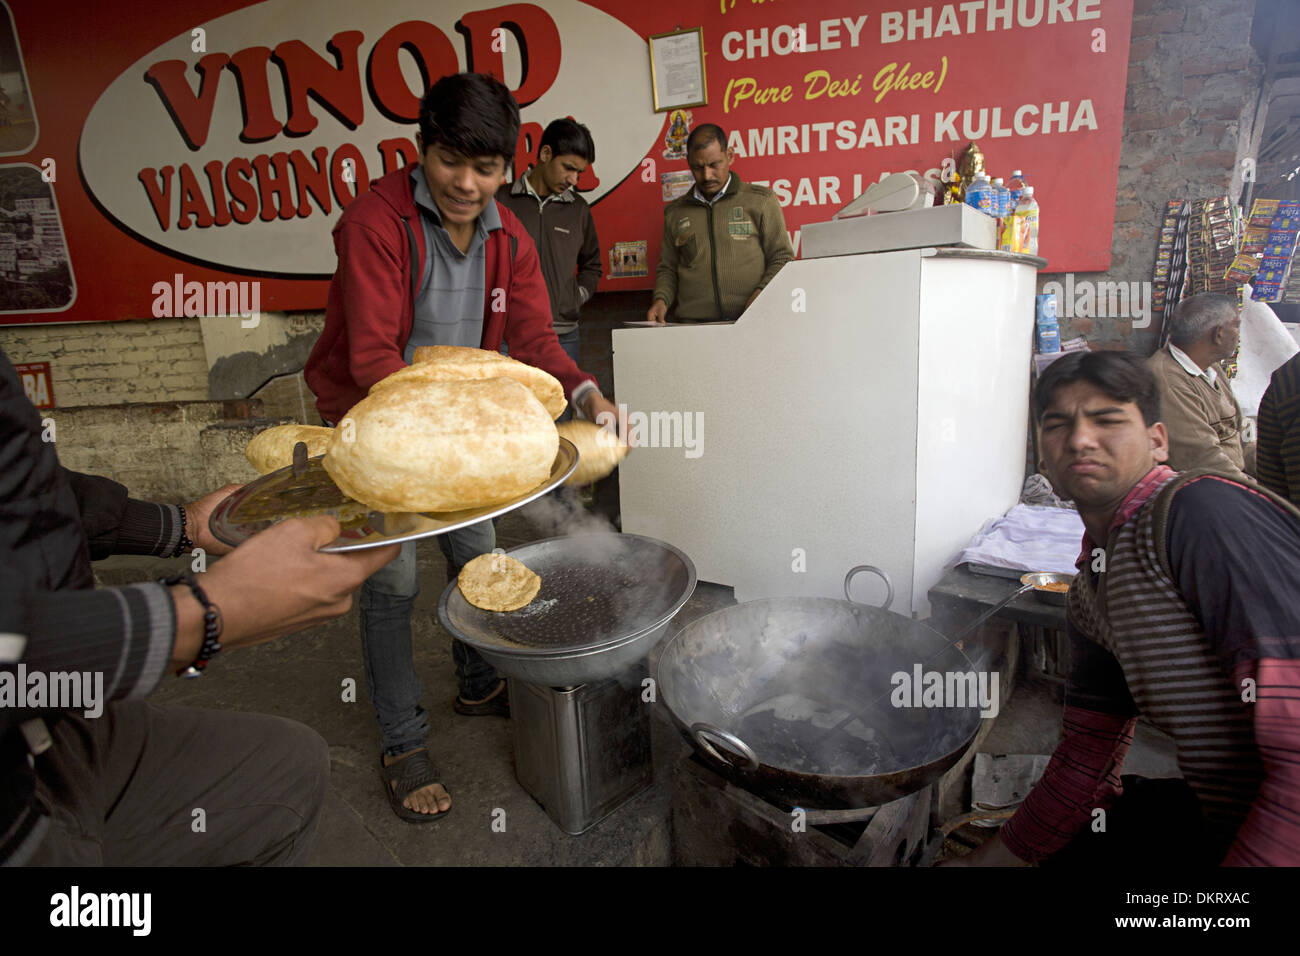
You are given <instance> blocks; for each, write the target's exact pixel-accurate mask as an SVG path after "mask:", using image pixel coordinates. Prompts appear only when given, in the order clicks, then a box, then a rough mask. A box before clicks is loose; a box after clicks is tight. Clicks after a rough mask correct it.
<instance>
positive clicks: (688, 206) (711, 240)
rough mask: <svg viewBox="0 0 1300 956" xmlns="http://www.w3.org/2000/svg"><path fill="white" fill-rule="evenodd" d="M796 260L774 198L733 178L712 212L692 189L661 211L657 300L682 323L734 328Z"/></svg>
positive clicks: (779, 206) (656, 287) (763, 188)
mask: <svg viewBox="0 0 1300 956" xmlns="http://www.w3.org/2000/svg"><path fill="white" fill-rule="evenodd" d="M793 258H794V250H793V249H791V248H790V237H789V235H788V234H787V233H786V230H785V217H784V216H782V215H781V204H780V203H778V202H777V201H776V196H775V195H774V194H773V193H772V190H770V189H767V188H765V187H763V186H751V185H750V184H749V183H744V182H741V181H740V177H739V176H737V175H736V174H735V172H732V174H731V181H730V182H729V183H727V188H726V190H725V191H724V192H723V194H722V196H721V197H720V198H719V199H718V200H717V201H716V202H715V203H714V204H713V205H712V206H710V205H708V204H707V203H704V202H701V201H700V200H699V199H697V198H696V197H695V191H694V190H693V189H692V190H691V192H689V193H687V194H686V195H685V196H682V197H681V198H679V199H675V200H673V201H672V202H670V203H669V204H668V206H667V207H666V208H665V209H664V237H663V244H662V245H661V247H660V250H659V270H658V272H657V274H656V276H655V291H654V298H656V299H662V300H663V301H664V302H666V303H667V304H668V305H669V306H670V307H671V306H672V305H674V304H675V305H676V306H677V317H678V318H679V319H682V320H685V321H696V322H707V321H717V320H719V319H725V320H732V319H735V318H737V317H739V315H740V313H741V312H743V311H744V310H745V303H746V302H748V301H749V297H750V296H751V295H753V294H754V291H755V290H756V289H761V288H763V287H764V286H765V285H767V284H768V283H769V282H771V281H772V277H773V276H775V275H776V274H777V272H779V271H780V269H781V267H782V266H783V265H785V264H786V263H787V262H789V261H790V260H791V259H793Z"/></svg>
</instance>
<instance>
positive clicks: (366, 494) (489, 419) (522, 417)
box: [324, 378, 560, 512]
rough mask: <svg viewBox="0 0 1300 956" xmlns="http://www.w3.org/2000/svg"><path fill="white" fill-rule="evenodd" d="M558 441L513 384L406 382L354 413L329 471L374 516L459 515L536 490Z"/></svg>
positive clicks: (344, 424)
mask: <svg viewBox="0 0 1300 956" xmlns="http://www.w3.org/2000/svg"><path fill="white" fill-rule="evenodd" d="M559 444H560V440H559V436H558V435H557V434H556V431H555V423H554V422H553V421H552V420H551V417H550V415H549V414H548V413H547V411H546V409H544V408H543V407H542V404H541V402H539V401H538V400H537V399H536V398H534V397H533V393H532V392H530V391H529V390H528V389H527V388H525V387H524V386H523V385H521V384H519V382H517V381H515V380H514V379H510V378H489V379H483V380H481V381H463V380H462V381H454V382H436V381H435V382H400V383H397V384H394V385H390V386H389V387H387V388H383V389H379V390H378V391H375V392H373V393H372V394H370V395H369V396H367V397H366V398H364V399H362V400H361V401H360V402H358V403H357V404H356V405H354V406H353V407H352V409H351V411H349V412H348V414H347V415H346V416H345V417H344V419H343V420H342V421H341V422H339V427H338V428H336V429H334V435H333V436H332V438H331V439H330V446H329V451H328V452H327V453H326V455H325V461H324V465H325V470H326V471H327V472H329V475H330V477H331V478H332V479H333V480H334V483H335V484H336V485H338V487H339V490H340V491H342V492H343V493H344V494H345V495H347V496H348V497H350V498H355V499H356V500H357V501H360V502H362V503H363V504H366V505H369V506H370V507H371V508H373V509H375V510H376V511H385V512H392V511H461V510H463V509H469V508H485V507H488V506H490V505H495V504H501V503H502V502H504V501H509V500H510V499H512V498H516V497H518V496H519V495H522V494H525V493H526V492H529V491H532V490H533V489H534V488H536V487H537V486H538V485H540V484H541V483H542V482H543V481H545V480H546V478H547V477H548V476H549V475H550V473H551V467H552V466H553V465H554V463H555V454H556V452H557V450H558V449H559Z"/></svg>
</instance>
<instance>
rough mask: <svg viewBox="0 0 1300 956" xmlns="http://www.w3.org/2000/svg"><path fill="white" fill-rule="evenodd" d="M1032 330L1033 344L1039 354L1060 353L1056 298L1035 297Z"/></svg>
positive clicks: (1059, 328) (1052, 296)
mask: <svg viewBox="0 0 1300 956" xmlns="http://www.w3.org/2000/svg"><path fill="white" fill-rule="evenodd" d="M1035 300H1036V302H1035V309H1034V330H1035V333H1036V334H1035V342H1036V344H1037V346H1038V351H1039V353H1040V354H1043V355H1047V354H1050V353H1052V352H1059V351H1061V326H1060V322H1059V320H1058V319H1057V309H1056V296H1054V295H1052V294H1050V293H1049V294H1046V295H1039V296H1036V297H1035Z"/></svg>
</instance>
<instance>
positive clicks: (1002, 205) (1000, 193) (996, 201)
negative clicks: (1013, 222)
mask: <svg viewBox="0 0 1300 956" xmlns="http://www.w3.org/2000/svg"><path fill="white" fill-rule="evenodd" d="M1010 206H1011V192H1010V191H1009V190H1008V189H1007V187H1006V186H1004V185H1002V177H1001V176H995V177H994V178H993V214H994V215H995V216H997V217H998V218H999V219H1001V218H1002V217H1003V216H1006V215H1009V214H1010V213H1011V208H1010Z"/></svg>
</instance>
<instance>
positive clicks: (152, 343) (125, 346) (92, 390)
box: [0, 319, 208, 408]
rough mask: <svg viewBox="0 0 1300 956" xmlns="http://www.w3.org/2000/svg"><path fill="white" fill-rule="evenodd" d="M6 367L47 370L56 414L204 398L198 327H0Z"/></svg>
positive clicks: (189, 323) (166, 323)
mask: <svg viewBox="0 0 1300 956" xmlns="http://www.w3.org/2000/svg"><path fill="white" fill-rule="evenodd" d="M0 349H4V351H5V353H6V354H7V355H8V356H9V360H10V361H11V362H14V363H21V362H49V363H50V374H51V376H52V378H53V382H52V384H53V387H54V400H55V404H56V406H57V407H59V408H70V407H79V406H84V405H119V404H124V403H127V402H192V401H205V400H206V399H207V397H208V363H207V359H206V357H205V356H204V353H203V335H202V333H201V332H200V330H199V322H198V320H197V319H151V320H148V321H129V322H95V323H78V324H75V325H22V326H4V327H0Z"/></svg>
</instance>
